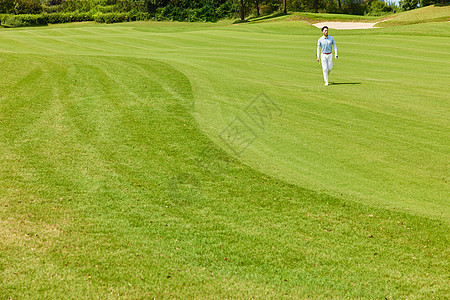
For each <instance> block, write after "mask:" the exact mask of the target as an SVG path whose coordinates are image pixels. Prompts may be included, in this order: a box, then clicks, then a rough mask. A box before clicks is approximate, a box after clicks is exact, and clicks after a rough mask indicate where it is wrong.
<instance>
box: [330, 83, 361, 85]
mask: <svg viewBox="0 0 450 300" xmlns="http://www.w3.org/2000/svg"><path fill="white" fill-rule="evenodd" d="M341 84H361V82H332V83H331V84H330V85H341Z"/></svg>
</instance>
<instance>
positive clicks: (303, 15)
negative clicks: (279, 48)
mask: <svg viewBox="0 0 450 300" xmlns="http://www.w3.org/2000/svg"><path fill="white" fill-rule="evenodd" d="M379 19H380V17H379V16H361V15H347V14H329V13H310V12H292V13H288V14H283V13H275V14H272V15H269V16H262V17H258V18H257V17H253V18H249V19H248V21H250V22H253V23H262V22H280V21H306V22H309V23H317V22H324V21H330V22H335V21H336V22H375V21H377V20H379Z"/></svg>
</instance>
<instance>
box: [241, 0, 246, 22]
mask: <svg viewBox="0 0 450 300" xmlns="http://www.w3.org/2000/svg"><path fill="white" fill-rule="evenodd" d="M240 15H241V21H245V3H244V0H241V10H240Z"/></svg>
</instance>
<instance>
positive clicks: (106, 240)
mask: <svg viewBox="0 0 450 300" xmlns="http://www.w3.org/2000/svg"><path fill="white" fill-rule="evenodd" d="M222 25H223V24H219V25H218V26H216V27H215V28H210V27H209V26H208V27H203V26H201V25H198V24H196V25H184V24H176V23H170V24H167V26H166V25H164V24H162V23H133V24H117V25H112V26H104V25H103V26H101V25H94V24H87V25H85V24H83V25H74V24H71V25H63V26H51V27H48V28H32V29H18V30H8V31H5V30H2V31H0V66H1V68H0V70H1V72H2V78H4V80H2V82H1V83H0V90H1V91H2V93H1V95H0V147H1V151H0V153H1V154H0V171H1V173H2V176H1V177H0V203H1V205H0V232H1V236H2V239H1V240H0V270H1V272H2V277H1V281H0V296H1V297H2V298H17V297H20V298H22V297H29V298H39V297H42V298H49V297H51V298H61V297H67V296H68V295H69V297H70V298H79V297H85V298H115V297H120V296H121V297H126V298H148V297H156V298H174V297H175V298H186V297H196V298H211V297H227V298H231V297H239V298H242V297H246V298H249V297H253V298H256V297H260V298H267V297H272V298H279V297H281V296H285V297H292V298H298V297H302V298H305V297H318V296H328V297H351V298H357V297H360V298H382V297H392V298H398V297H427V298H428V297H445V296H446V295H448V293H449V291H448V286H449V285H448V283H449V278H448V271H447V270H448V258H449V253H448V229H449V228H448V221H447V218H448V211H446V202H445V199H448V197H447V198H445V197H446V196H447V195H448V185H446V184H442V183H441V181H440V180H441V179H439V178H435V177H434V176H431V175H430V174H432V172H436V174H439V175H440V172H443V174H444V176H446V175H445V170H446V169H445V168H446V167H445V166H446V165H447V166H448V164H447V161H446V159H447V158H448V157H447V158H446V156H445V153H448V151H447V150H448V141H447V140H446V139H445V132H446V131H445V128H446V126H448V123H446V122H447V121H446V120H448V110H447V109H446V106H445V101H446V98H445V97H446V95H447V94H448V93H447V92H448V87H446V86H442V84H440V85H439V83H438V82H434V79H436V78H441V81H442V82H445V80H447V79H448V77H449V74H448V71H447V70H448V69H447V68H446V65H445V62H444V65H442V61H441V60H439V58H438V57H439V55H441V54H439V53H437V52H436V51H437V50H436V48H435V45H434V44H435V43H437V41H435V38H434V37H431V36H423V37H409V40H410V43H412V44H414V45H416V47H415V51H412V50H411V51H410V52H408V53H407V54H408V55H410V58H411V57H412V60H413V61H420V65H416V64H412V63H409V62H408V60H406V59H403V58H402V57H403V55H404V54H405V52H404V51H405V50H404V49H403V48H402V49H397V47H395V46H392V44H391V42H392V40H395V39H396V38H397V36H395V35H394V34H399V33H398V32H395V31H393V29H386V32H387V33H388V34H386V35H380V32H375V31H368V32H369V34H373V35H372V39H371V50H370V51H371V52H370V59H369V58H368V57H367V55H362V54H360V53H361V49H363V46H362V44H363V42H364V41H366V40H365V39H363V37H362V36H358V35H357V33H358V32H352V33H348V34H346V35H344V34H343V33H339V35H336V34H335V36H336V37H338V38H339V39H338V43H340V45H342V46H341V48H340V51H342V52H341V53H342V54H341V55H342V56H343V60H342V63H341V62H339V63H338V62H337V63H336V70H335V71H334V72H335V73H336V75H334V74H333V75H334V76H336V78H339V79H337V80H339V81H340V82H341V83H357V82H359V83H360V84H341V85H337V84H336V85H334V86H330V88H331V89H328V90H325V89H324V87H323V86H322V79H321V74H320V70H319V69H318V67H317V66H316V64H315V62H314V61H311V55H310V52H312V50H311V51H309V50H310V48H311V47H310V44H311V43H312V44H313V45H314V43H315V40H316V38H317V33H316V30H314V29H311V28H310V27H308V26H305V25H302V24H299V23H296V24H287V23H286V24H281V23H280V24H254V25H239V26H225V27H223V26H222ZM426 25H427V26H429V25H428V24H426ZM187 26H193V27H191V28H190V29H187V28H189V27H187ZM443 26H446V25H443ZM414 30H418V29H417V28H416V29H412V31H411V32H413V31H414ZM365 32H366V31H365ZM365 37H367V35H366V36H365ZM418 48H420V51H419V52H418V51H417V49H418ZM417 53H420V56H419V54H417ZM346 56H348V58H346ZM339 64H341V65H339ZM392 64H394V65H395V66H396V68H395V69H390V68H389V67H388V66H391V65H392ZM18 66H20V67H18ZM359 66H360V67H359ZM363 66H364V67H363ZM386 70H388V72H387V71H386ZM413 72H418V74H421V75H422V76H423V79H422V81H420V80H418V79H412V80H411V78H410V79H409V80H407V79H406V78H404V76H405V74H410V73H413ZM386 73H387V74H389V76H390V77H389V78H387V77H386ZM429 74H433V75H434V77H433V80H432V79H430V77H429ZM339 81H338V82H339ZM261 91H263V92H265V93H266V95H268V96H269V97H270V98H271V99H272V100H273V101H274V103H275V104H276V105H277V106H278V107H279V108H280V109H281V110H282V114H281V115H280V116H277V117H273V118H270V119H268V120H267V125H266V126H264V127H263V128H262V129H261V128H260V129H258V128H257V127H255V125H251V124H252V123H251V120H249V119H248V116H247V115H246V114H245V113H243V109H244V108H245V107H246V106H247V105H248V103H249V102H251V100H253V99H254V98H255V96H257V95H258V94H259V93H260V92H261ZM406 100H408V101H406ZM236 116H238V117H240V118H241V119H242V120H243V121H244V122H246V124H248V126H251V129H252V130H253V131H255V132H256V133H257V134H258V138H257V139H256V140H255V142H254V143H253V144H251V145H250V146H249V148H248V149H247V151H245V152H243V153H242V156H240V157H235V156H234V155H233V150H232V149H227V148H226V147H225V146H226V145H224V144H223V141H221V139H220V138H219V136H220V134H221V133H222V132H223V130H224V128H226V126H227V125H229V124H230V121H232V120H233V119H234V118H235V117H236ZM246 118H247V119H246ZM258 130H259V131H258ZM430 133H431V134H430ZM335 137H336V138H335ZM337 137H339V138H337ZM220 146H222V147H224V149H225V150H226V151H224V150H223V149H222V148H221V147H220ZM368 149H369V150H370V151H369V152H368V151H367V150H368ZM381 155H383V156H382V157H379V158H377V156H381ZM417 155H419V156H418V157H417ZM294 158H295V159H294ZM374 158H377V160H374ZM375 162H377V163H376V164H374V163H375ZM259 170H262V171H263V172H260V171H259ZM295 174H300V175H301V176H297V177H296V176H295ZM418 175H420V176H418ZM361 176H363V178H367V179H370V180H360V181H358V180H357V179H358V178H359V177H361ZM386 176H388V177H386ZM438 177H439V176H438ZM387 178H388V180H387ZM413 179H414V180H413ZM341 182H344V183H345V185H343V184H341ZM403 184H404V185H403ZM305 187H307V188H305ZM394 187H395V189H396V190H395V191H393V190H392V188H394ZM411 189H412V191H411ZM317 191H325V192H327V193H321V192H317ZM353 191H357V193H354V192H353ZM340 193H342V194H343V195H344V194H345V196H340ZM408 193H411V194H408ZM397 194H398V195H399V196H398V197H396V196H395V195H397ZM332 195H337V196H339V197H336V196H332ZM409 195H412V196H409ZM419 195H420V197H419ZM404 197H411V199H410V201H411V203H413V204H415V205H413V206H411V209H410V210H409V211H406V208H405V210H404V211H402V212H400V211H398V209H396V210H393V209H392V207H391V206H390V205H388V204H387V203H390V204H392V205H395V207H397V208H398V207H402V203H403V202H402V199H404ZM439 197H444V198H439ZM442 199H443V200H442ZM352 200H356V201H352ZM408 204H409V203H408ZM442 212H444V214H443V215H442V214H441V213H442Z"/></svg>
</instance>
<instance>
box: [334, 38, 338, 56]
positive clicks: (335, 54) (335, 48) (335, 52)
mask: <svg viewBox="0 0 450 300" xmlns="http://www.w3.org/2000/svg"><path fill="white" fill-rule="evenodd" d="M333 44H334V57H335V58H338V55H337V46H336V41H335V40H334V38H333Z"/></svg>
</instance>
